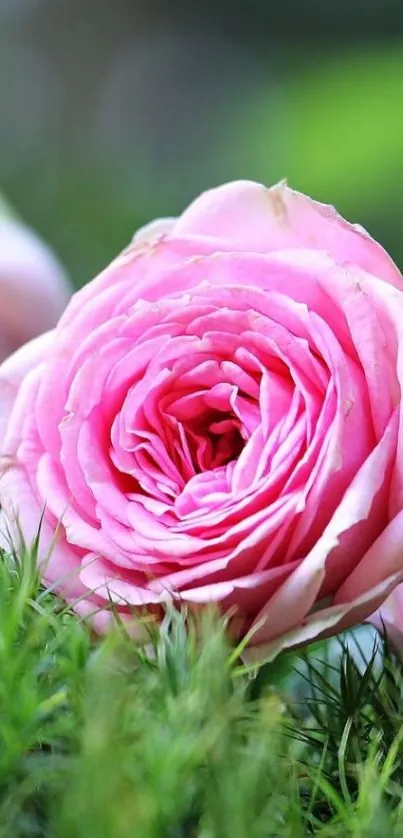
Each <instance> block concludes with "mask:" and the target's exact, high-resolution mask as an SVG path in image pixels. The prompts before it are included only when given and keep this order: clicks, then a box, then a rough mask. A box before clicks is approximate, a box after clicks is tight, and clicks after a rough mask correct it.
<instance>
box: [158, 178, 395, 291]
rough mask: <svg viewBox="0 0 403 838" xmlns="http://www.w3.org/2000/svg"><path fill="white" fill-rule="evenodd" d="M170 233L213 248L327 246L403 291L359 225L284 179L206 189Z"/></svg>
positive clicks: (262, 249) (261, 249) (377, 247)
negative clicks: (210, 241) (204, 239)
mask: <svg viewBox="0 0 403 838" xmlns="http://www.w3.org/2000/svg"><path fill="white" fill-rule="evenodd" d="M172 235H173V236H179V237H181V236H209V237H210V236H211V237H213V238H215V239H216V241H217V249H219V244H220V243H221V242H225V243H226V246H225V249H227V247H228V242H232V249H233V250H236V251H241V250H255V251H259V252H262V253H265V252H271V251H275V250H281V249H282V248H284V249H286V248H295V247H309V248H312V249H314V250H326V251H327V252H328V253H329V254H330V255H331V256H332V257H333V259H334V260H335V261H336V262H339V263H343V262H352V263H354V264H356V265H359V266H360V267H362V268H364V269H365V270H367V271H368V272H369V273H372V274H375V275H376V276H379V277H380V278H381V279H383V280H385V281H386V282H389V283H391V284H392V285H395V286H396V287H397V288H402V289H403V280H402V277H401V274H400V272H399V270H398V269H397V267H396V266H395V264H394V263H393V262H392V260H391V259H390V257H389V256H388V254H387V253H386V251H385V250H383V248H382V247H381V246H380V245H379V244H377V243H376V242H375V241H374V240H373V239H372V238H371V237H370V236H369V235H368V233H367V232H366V231H365V230H364V229H363V228H362V227H359V226H357V225H353V224H349V223H348V222H347V221H345V220H344V219H343V218H342V217H341V216H340V215H338V213H337V212H336V210H335V209H334V208H333V207H331V206H328V205H326V204H320V203H318V202H317V201H313V200H312V199H311V198H308V197H307V196H306V195H303V194H302V193H300V192H296V191H295V190H293V189H289V187H288V186H287V185H286V184H285V183H284V182H281V183H279V184H277V185H276V186H272V187H271V188H270V189H267V188H266V187H265V186H263V185H261V184H258V183H254V182H252V181H247V180H240V181H234V182H233V183H228V184H225V185H224V186H220V187H218V188H217V189H211V190H209V191H208V192H204V193H203V194H202V195H201V196H200V197H199V198H196V200H195V201H194V202H193V203H192V204H191V205H190V206H189V207H188V209H187V210H185V212H184V213H183V215H182V216H181V217H180V218H179V219H178V221H177V223H176V224H175V226H174V228H173V231H172Z"/></svg>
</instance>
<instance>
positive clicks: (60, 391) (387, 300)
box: [0, 181, 403, 660]
mask: <svg viewBox="0 0 403 838" xmlns="http://www.w3.org/2000/svg"><path fill="white" fill-rule="evenodd" d="M402 349H403V281H402V277H401V275H400V273H399V271H398V270H397V268H396V267H395V265H394V264H393V262H392V261H391V260H390V258H389V257H388V255H387V254H386V253H385V251H384V250H383V249H382V248H381V247H380V246H379V245H378V244H376V243H375V242H374V241H373V240H372V239H371V238H370V237H369V236H368V234H367V233H366V232H365V231H364V230H363V229H362V228H361V227H356V226H351V225H350V224H348V223H347V222H346V221H344V220H343V219H342V218H340V217H339V216H338V215H337V213H336V212H335V210H333V209H332V208H331V207H328V206H324V205H322V204H318V203H316V202H314V201H312V200H310V199H309V198H307V197H305V196H304V195H302V194H299V193H298V192H295V191H292V190H291V189H289V188H288V187H287V186H286V185H285V184H283V183H281V184H279V185H277V186H274V187H272V188H271V189H267V188H265V187H264V186H261V185H259V184H255V183H251V182H243V181H242V182H236V183H230V184H228V185H225V186H222V187H220V188H218V189H214V190H211V191H209V192H207V193H205V194H203V195H201V196H200V197H199V198H197V199H196V200H195V201H194V203H193V204H191V205H190V207H188V209H187V210H186V211H185V212H184V213H183V215H182V216H181V217H180V218H179V219H177V220H174V219H172V220H171V219H166V220H162V221H158V222H154V223H153V224H151V225H148V226H147V227H146V228H144V229H143V230H142V231H140V232H139V233H138V234H137V236H135V238H134V241H133V242H132V244H131V245H130V247H129V248H128V249H127V250H126V251H125V252H124V253H123V254H121V255H120V256H119V257H118V258H117V259H116V260H115V261H114V262H113V263H112V265H111V266H110V267H109V268H107V269H106V270H105V271H104V272H103V273H102V274H101V275H100V276H98V277H97V278H96V279H95V280H94V281H93V282H91V283H90V284H89V285H87V287H85V288H84V289H83V290H81V291H80V292H78V293H77V294H75V296H74V297H73V299H72V300H71V302H70V304H69V305H68V307H67V309H66V311H65V313H64V315H63V316H62V318H61V320H60V321H59V324H58V326H57V328H56V329H55V331H53V332H51V333H48V334H45V335H44V336H43V337H41V338H39V339H37V340H35V341H33V342H31V343H30V344H28V345H27V346H25V347H24V348H23V349H21V350H20V351H19V352H17V353H16V354H15V355H14V356H13V357H12V358H10V359H9V360H8V361H6V363H4V364H3V366H2V367H1V370H0V378H1V385H0V386H1V399H0V402H1V411H2V417H3V418H2V432H1V433H2V439H3V442H2V453H3V469H2V477H1V480H0V500H1V503H2V505H3V510H4V512H3V514H4V518H3V522H2V529H3V532H5V531H10V532H13V529H12V528H13V522H14V521H15V516H16V515H17V516H18V522H19V527H20V528H21V531H22V533H23V535H24V538H25V540H26V541H27V542H29V541H30V539H32V538H34V536H35V535H36V533H37V530H38V525H39V520H40V516H41V513H42V512H43V510H45V512H44V516H43V520H42V525H41V537H40V555H41V560H42V562H43V576H44V580H45V582H46V583H49V584H51V585H52V586H53V588H54V589H55V590H57V591H58V592H59V593H60V594H61V595H62V596H63V597H65V598H66V599H67V601H68V602H70V603H72V604H73V606H74V608H75V610H76V611H77V612H78V614H80V615H82V616H85V617H88V618H90V619H91V620H92V622H93V625H94V627H95V629H96V630H99V631H103V630H105V629H106V628H107V627H108V626H109V624H110V622H111V620H113V619H114V618H113V614H112V613H111V608H110V603H111V602H112V603H113V604H114V607H115V609H116V610H117V611H118V612H119V614H120V616H121V618H122V619H123V620H127V621H129V620H131V621H132V622H133V612H134V613H143V611H144V609H146V610H147V611H148V612H150V613H151V614H153V615H155V616H156V617H158V616H159V615H161V614H162V613H163V606H164V603H166V602H167V601H173V602H174V603H176V604H177V605H178V607H180V606H182V605H186V606H187V607H188V609H190V610H193V609H195V610H197V609H199V608H200V607H202V606H204V605H205V604H207V603H215V604H217V605H218V607H219V609H220V610H221V611H222V612H223V613H227V614H229V615H230V617H229V625H230V631H232V633H233V635H234V636H235V637H237V638H239V637H243V636H245V633H246V632H251V635H252V636H251V639H250V643H249V648H248V655H249V658H250V659H251V660H255V659H257V658H262V657H263V656H265V657H270V656H273V655H274V654H276V652H277V651H278V650H279V649H281V648H285V647H289V646H294V645H298V644H302V643H305V642H308V641H310V640H311V639H313V638H315V637H319V636H324V635H326V634H330V633H334V632H336V631H339V630H341V629H344V628H346V627H347V626H350V625H352V624H354V623H357V622H360V621H362V620H364V619H365V618H366V617H368V615H370V614H371V613H372V612H373V611H374V610H375V609H376V608H377V607H378V606H379V605H380V604H381V602H382V601H383V600H384V599H385V598H386V597H387V595H388V594H389V593H390V592H391V590H392V589H393V587H394V586H395V585H396V584H397V583H398V582H399V581H400V580H401V579H402V578H403V513H402V508H403V456H402V442H403V431H402V418H401V410H400V405H401V383H402V381H403V356H402ZM137 626H138V630H139V632H140V624H139V623H137ZM132 630H133V631H136V628H135V627H134V628H132Z"/></svg>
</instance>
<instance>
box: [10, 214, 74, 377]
mask: <svg viewBox="0 0 403 838" xmlns="http://www.w3.org/2000/svg"><path fill="white" fill-rule="evenodd" d="M69 296H70V291H69V286H68V282H67V280H66V277H65V275H64V273H63V270H62V268H61V266H60V265H59V263H58V262H57V260H56V258H55V257H54V256H53V254H52V252H51V250H50V249H49V248H48V247H47V246H46V245H45V244H44V243H43V242H42V241H40V239H39V238H38V237H37V236H36V235H34V233H32V232H31V230H29V229H28V227H25V226H24V225H23V224H22V223H21V222H19V221H15V220H14V219H11V218H8V217H0V360H4V358H6V357H7V356H8V355H10V354H11V352H14V350H15V349H17V348H18V347H19V346H21V344H23V343H25V342H26V341H28V340H31V338H33V337H36V335H40V334H41V333H42V332H44V331H45V330H47V329H50V328H52V327H53V326H54V325H55V323H56V322H57V320H58V318H59V317H60V315H61V314H62V312H63V309H64V308H65V306H66V304H67V301H68V299H69Z"/></svg>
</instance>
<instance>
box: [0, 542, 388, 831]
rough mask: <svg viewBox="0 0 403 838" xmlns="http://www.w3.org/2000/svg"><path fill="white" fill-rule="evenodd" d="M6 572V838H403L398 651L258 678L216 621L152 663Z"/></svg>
mask: <svg viewBox="0 0 403 838" xmlns="http://www.w3.org/2000/svg"><path fill="white" fill-rule="evenodd" d="M21 552H22V555H21V556H17V555H14V556H3V560H2V562H1V564H0V838H31V837H32V838H34V837H35V836H38V837H39V836H41V838H45V836H46V838H84V836H85V838H129V836H130V838H131V836H134V835H139V836H141V838H305V836H308V835H317V836H321V838H349V836H351V838H375V836H379V835H380V834H383V832H385V834H387V835H390V836H399V835H402V834H403V793H402V787H403V786H402V784H403V762H402V758H401V750H402V749H401V742H402V739H403V726H402V721H403V687H402V684H403V678H402V667H401V665H400V664H399V662H398V661H397V660H395V659H394V657H393V655H392V654H391V652H390V650H389V648H388V646H387V644H386V643H385V644H384V645H383V648H382V657H381V658H380V656H379V654H376V653H375V652H376V650H375V649H374V651H373V654H372V655H370V656H369V658H368V656H367V657H365V656H363V659H361V658H360V650H359V649H358V650H356V651H355V652H354V654H353V651H352V648H351V647H349V646H348V645H347V641H346V640H344V639H343V640H342V641H341V647H340V656H339V659H336V658H335V656H334V654H333V653H332V654H330V651H329V650H330V648H331V647H324V646H323V644H322V645H319V646H317V647H316V648H314V649H313V650H312V651H311V653H310V654H305V655H302V656H301V655H300V656H297V655H295V654H288V655H285V656H284V657H283V658H280V660H279V661H278V663H277V664H276V665H275V666H273V664H271V665H270V666H267V667H263V668H261V669H260V670H258V671H257V672H253V673H251V672H250V670H249V669H248V668H246V667H243V666H242V661H241V660H240V659H239V655H238V652H239V651H240V650H238V652H237V650H233V649H230V648H229V646H228V642H227V639H226V633H225V624H224V622H223V621H222V620H221V621H220V620H219V619H218V618H217V617H216V615H215V614H214V613H213V612H208V611H207V612H205V613H204V614H202V616H201V617H200V618H198V619H197V620H195V618H193V619H191V618H190V616H189V615H186V614H185V613H183V614H179V613H177V612H175V611H172V610H168V611H167V614H166V617H165V620H164V623H163V625H162V628H161V631H160V632H159V633H156V632H155V631H151V630H150V642H149V645H148V646H147V648H142V649H141V648H139V647H137V646H136V644H135V643H134V642H133V641H132V640H131V639H130V637H129V636H128V634H127V633H126V632H125V630H124V628H123V627H122V626H119V624H116V629H115V630H114V631H113V632H112V633H111V634H110V635H109V636H108V637H107V638H104V639H94V638H93V637H92V636H91V633H90V630H89V629H88V627H86V626H85V625H84V624H82V623H81V622H80V621H79V620H78V619H77V618H76V617H75V616H74V615H73V614H71V613H70V612H69V611H68V610H67V609H66V607H65V606H64V605H63V604H62V603H60V602H59V601H58V600H57V599H56V598H55V597H54V596H53V595H52V594H51V593H50V592H48V591H44V590H43V589H41V587H40V585H39V582H38V578H37V571H36V545H34V546H33V548H32V549H31V550H27V549H24V550H22V551H21Z"/></svg>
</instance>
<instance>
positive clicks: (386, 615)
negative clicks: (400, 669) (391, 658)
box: [368, 585, 403, 657]
mask: <svg viewBox="0 0 403 838" xmlns="http://www.w3.org/2000/svg"><path fill="white" fill-rule="evenodd" d="M368 622H370V623H372V624H373V625H374V626H376V628H377V629H378V630H379V631H380V632H383V631H384V630H386V633H387V635H388V638H389V640H390V642H391V643H392V645H393V646H394V647H395V649H396V651H397V652H398V653H399V654H400V655H401V657H403V585H398V586H397V588H395V590H394V591H393V593H392V594H391V595H390V596H389V597H388V599H387V600H386V602H384V603H383V605H381V607H380V608H379V609H378V611H375V613H374V614H372V616H371V617H369V619H368Z"/></svg>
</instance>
